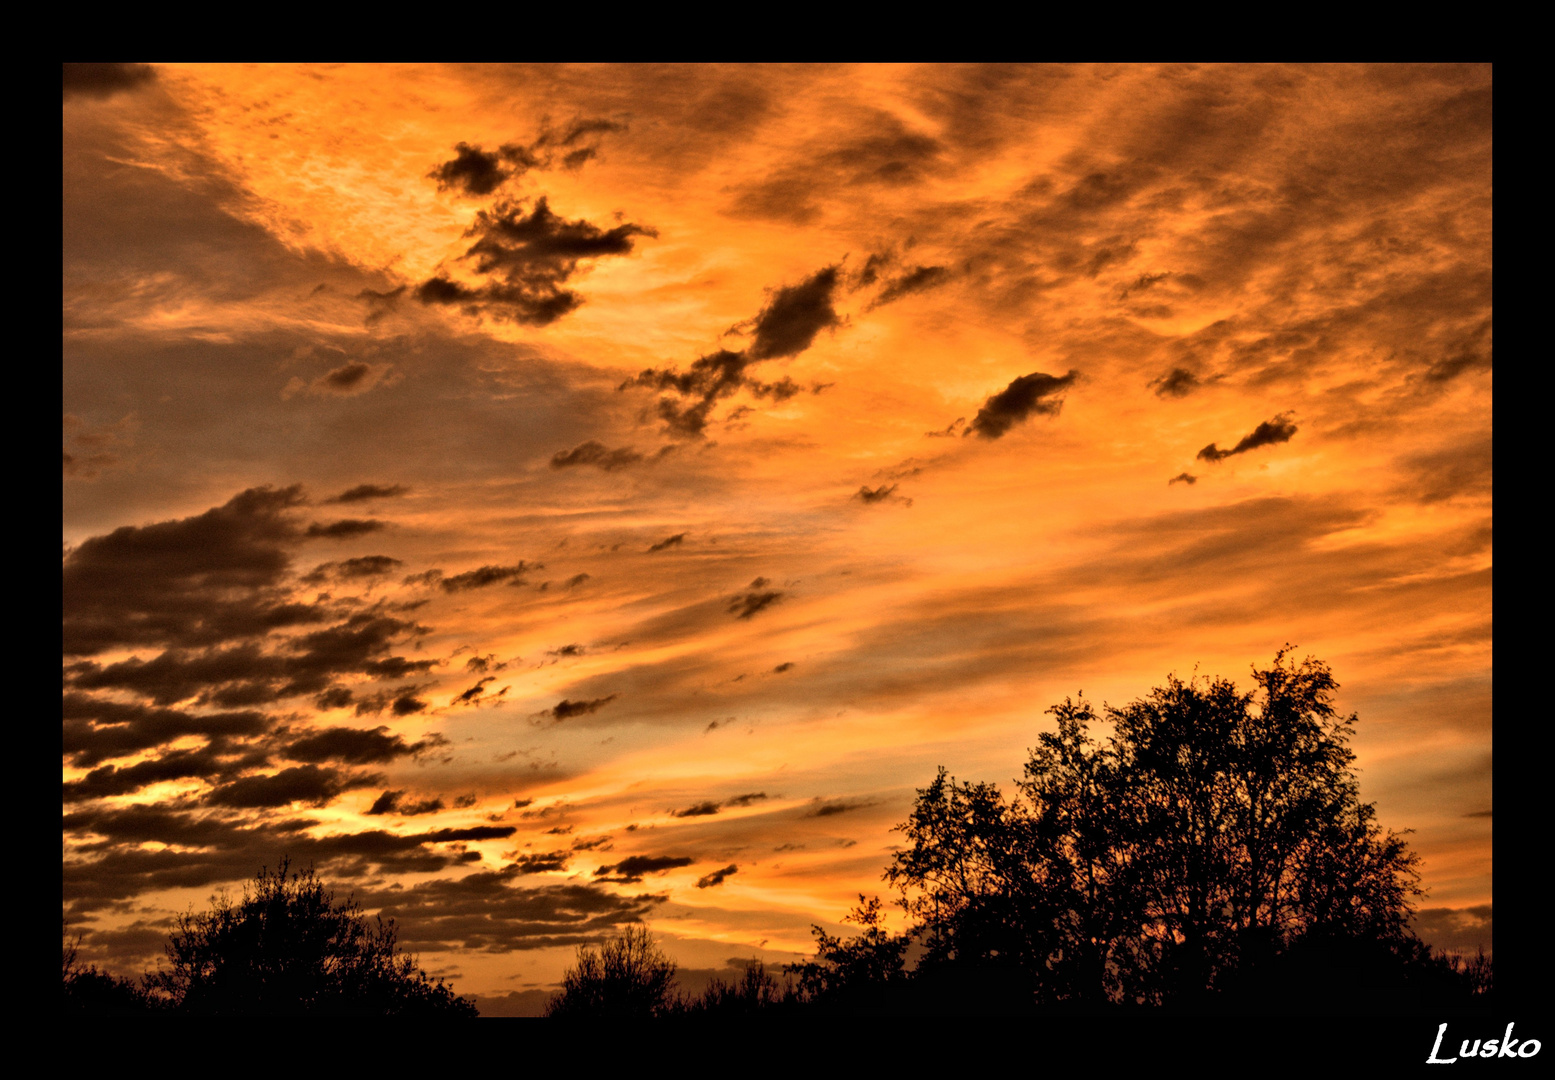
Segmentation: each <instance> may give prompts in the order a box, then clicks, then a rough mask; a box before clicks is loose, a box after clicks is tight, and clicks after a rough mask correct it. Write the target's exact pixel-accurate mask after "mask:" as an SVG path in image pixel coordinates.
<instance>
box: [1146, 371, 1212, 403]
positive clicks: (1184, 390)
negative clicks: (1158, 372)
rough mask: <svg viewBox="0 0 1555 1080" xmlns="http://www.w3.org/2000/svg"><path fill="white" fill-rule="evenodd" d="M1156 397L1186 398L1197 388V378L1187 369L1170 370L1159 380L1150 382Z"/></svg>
mask: <svg viewBox="0 0 1555 1080" xmlns="http://www.w3.org/2000/svg"><path fill="white" fill-rule="evenodd" d="M1150 385H1151V386H1152V387H1154V388H1155V393H1156V397H1163V398H1164V397H1187V396H1188V395H1189V394H1191V393H1193V391H1195V390H1197V389H1198V388H1199V385H1200V384H1199V377H1198V376H1197V375H1195V374H1194V373H1193V372H1191V371H1189V370H1188V369H1187V368H1180V367H1178V368H1172V370H1171V371H1169V372H1167V373H1166V374H1165V375H1162V376H1161V377H1160V378H1159V379H1154V380H1152V381H1151V383H1150Z"/></svg>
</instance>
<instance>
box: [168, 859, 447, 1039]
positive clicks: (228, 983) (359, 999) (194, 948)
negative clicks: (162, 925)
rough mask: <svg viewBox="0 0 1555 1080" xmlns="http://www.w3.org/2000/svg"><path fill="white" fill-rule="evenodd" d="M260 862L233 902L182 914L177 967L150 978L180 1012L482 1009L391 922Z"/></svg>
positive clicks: (171, 950)
mask: <svg viewBox="0 0 1555 1080" xmlns="http://www.w3.org/2000/svg"><path fill="white" fill-rule="evenodd" d="M288 868H289V863H288V862H287V861H286V860H284V859H283V860H282V861H281V864H280V866H279V867H278V868H277V869H276V870H275V871H274V872H271V871H269V870H268V869H261V870H260V871H259V875H258V877H257V878H255V880H254V882H253V883H252V884H251V885H249V886H245V887H244V890H243V899H242V901H241V902H240V903H233V902H232V901H231V900H230V899H229V898H227V897H225V896H217V897H213V898H212V901H211V909H210V910H209V911H207V912H203V913H194V912H190V913H188V914H186V915H182V916H180V917H179V920H178V928H177V929H176V930H175V931H174V933H173V934H172V936H171V938H170V939H169V941H168V943H167V946H166V952H167V957H168V960H169V961H170V964H171V967H169V968H163V969H161V970H159V971H157V972H156V973H155V974H152V975H149V976H147V979H146V981H147V984H148V985H149V986H150V987H151V988H152V989H153V990H154V991H157V992H159V993H160V994H162V995H163V996H165V997H166V998H167V999H168V1001H169V1003H170V1004H171V1006H172V1007H173V1008H174V1009H176V1010H177V1011H180V1012H188V1013H197V1014H216V1015H232V1014H242V1015H254V1014H260V1015H264V1014H271V1015H291V1014H331V1015H366V1016H386V1015H388V1016H475V1015H476V1009H475V1006H474V1005H473V1004H472V1003H471V1002H470V1001H469V1000H467V999H465V998H461V997H457V996H455V995H454V993H453V991H452V990H451V989H449V988H448V987H447V986H445V985H444V984H443V981H442V980H441V979H438V980H436V981H433V980H432V979H431V978H430V977H429V976H428V975H427V974H426V972H424V971H421V970H420V969H419V968H417V966H416V960H415V957H413V956H407V955H404V954H402V953H400V952H399V950H398V946H397V941H396V931H395V927H394V923H393V921H392V920H390V921H388V922H385V921H384V920H383V919H382V918H379V917H376V916H375V917H373V918H372V919H369V918H368V917H367V916H366V914H365V913H364V912H363V910H362V906H361V905H360V904H358V903H357V902H356V901H355V900H353V899H347V900H345V901H343V902H339V903H337V902H336V901H335V898H334V894H333V893H331V892H330V891H329V890H328V889H326V888H325V887H324V885H323V883H322V882H320V881H319V880H318V879H317V878H315V877H314V874H313V871H312V869H307V870H302V871H299V872H293V873H291V874H290V875H288V873H287V871H288Z"/></svg>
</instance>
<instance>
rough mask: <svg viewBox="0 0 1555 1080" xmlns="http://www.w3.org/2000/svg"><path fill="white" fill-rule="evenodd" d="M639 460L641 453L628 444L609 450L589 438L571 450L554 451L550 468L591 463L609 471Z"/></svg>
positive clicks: (641, 456)
mask: <svg viewBox="0 0 1555 1080" xmlns="http://www.w3.org/2000/svg"><path fill="white" fill-rule="evenodd" d="M641 460H643V455H641V454H639V453H638V452H637V451H636V450H634V449H632V448H631V447H630V446H623V447H621V448H620V449H618V450H610V449H607V448H606V447H605V445H604V444H603V443H599V442H595V441H594V440H593V439H590V440H589V441H588V442H586V443H583V444H582V445H581V446H576V447H573V448H572V449H571V450H558V451H556V453H554V454H552V455H551V468H553V469H565V468H568V467H569V466H572V465H593V466H594V467H596V468H599V469H603V470H604V471H605V472H611V471H613V470H615V469H624V468H626V467H627V466H628V465H635V464H637V463H638V462H639V461H641Z"/></svg>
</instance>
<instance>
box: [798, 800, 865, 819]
mask: <svg viewBox="0 0 1555 1080" xmlns="http://www.w3.org/2000/svg"><path fill="white" fill-rule="evenodd" d="M815 802H816V803H817V804H818V805H817V806H816V807H815V809H813V810H811V811H810V812H809V813H807V814H805V817H832V816H834V815H836V814H846V813H847V812H848V811H849V810H862V809H864V808H865V807H866V806H873V805H875V804H874V803H872V802H859V801H857V800H854V801H851V802H850V801H849V800H847V799H832V800H829V801H825V800H822V799H816V800H815Z"/></svg>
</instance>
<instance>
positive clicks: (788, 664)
mask: <svg viewBox="0 0 1555 1080" xmlns="http://www.w3.org/2000/svg"><path fill="white" fill-rule="evenodd" d="M793 666H794V662H793V661H792V660H787V661H785V662H783V663H781V664H779V665H778V666H777V667H775V668H773V669H772V674H774V675H781V674H783V672H785V671H789V670H792V668H793Z"/></svg>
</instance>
